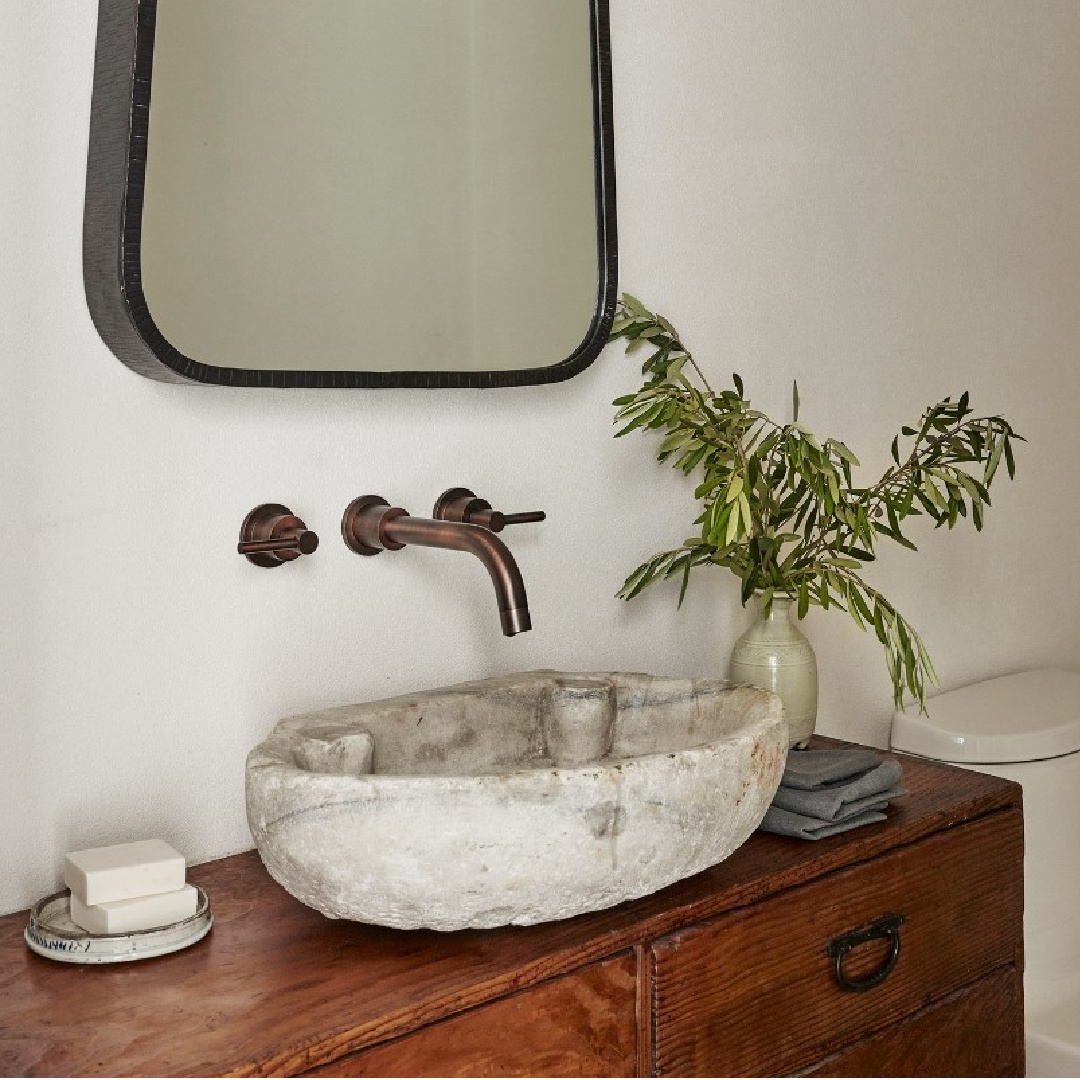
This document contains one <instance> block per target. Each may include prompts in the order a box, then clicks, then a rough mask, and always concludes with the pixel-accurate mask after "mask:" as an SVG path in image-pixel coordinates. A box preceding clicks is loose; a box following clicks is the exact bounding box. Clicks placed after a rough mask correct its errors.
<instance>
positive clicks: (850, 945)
mask: <svg viewBox="0 0 1080 1080" xmlns="http://www.w3.org/2000/svg"><path fill="white" fill-rule="evenodd" d="M903 921H904V916H903V915H883V916H882V917H881V918H880V919H878V920H877V921H876V922H872V923H871V924H870V925H869V926H864V927H862V928H861V929H858V930H851V931H849V932H848V933H846V934H841V935H840V936H839V937H838V938H833V940H832V941H830V942H829V948H828V953H829V956H831V957H832V958H833V960H834V966H833V974H834V975H835V976H836V981H837V983H838V984H839V986H840V989H841V990H849V991H851V992H852V993H853V994H861V993H863V992H864V991H866V990H873V989H874V987H875V986H880V985H881V984H882V983H883V982H884V981H885V980H886V979H887V978H888V977H889V975H890V974H891V972H892V969H893V968H894V967H896V961H897V960H899V959H900V924H901V923H903ZM876 938H888V940H889V941H890V942H891V943H892V947H891V948H890V949H889V955H888V956H887V957H886V959H885V963H884V964H882V965H881V967H880V968H878V970H877V971H875V972H874V973H873V974H872V975H867V976H866V977H865V978H862V979H849V978H848V977H847V975H846V974H844V958H845V957H846V956H847V954H848V953H849V952H851V950H852V949H854V948H857V947H858V946H859V945H865V944H866V942H868V941H874V940H875V939H876Z"/></svg>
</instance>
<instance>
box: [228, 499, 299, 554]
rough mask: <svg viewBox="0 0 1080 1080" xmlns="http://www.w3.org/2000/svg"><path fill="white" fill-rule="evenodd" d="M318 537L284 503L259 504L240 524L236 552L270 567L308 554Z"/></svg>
mask: <svg viewBox="0 0 1080 1080" xmlns="http://www.w3.org/2000/svg"><path fill="white" fill-rule="evenodd" d="M318 546H319V538H318V536H316V534H315V533H313V532H312V531H311V530H310V529H309V528H308V527H307V525H305V524H304V522H303V521H302V520H301V519H300V518H298V517H297V516H296V515H295V514H294V513H293V512H292V511H291V510H290V509H289V508H288V507H287V506H282V505H281V503H261V504H260V505H259V506H256V507H255V509H254V510H252V511H251V512H250V513H249V514H248V516H247V517H246V518H244V523H243V525H241V526H240V542H239V543H238V544H237V545H236V550H237V552H238V553H239V554H241V555H243V556H245V557H246V558H247V560H248V562H252V563H254V564H255V565H256V566H262V567H265V568H267V569H270V568H272V567H274V566H281V564H282V563H287V562H292V561H293V560H294V559H299V558H300V556H301V555H310V554H312V552H314V551H315V549H316V548H317V547H318Z"/></svg>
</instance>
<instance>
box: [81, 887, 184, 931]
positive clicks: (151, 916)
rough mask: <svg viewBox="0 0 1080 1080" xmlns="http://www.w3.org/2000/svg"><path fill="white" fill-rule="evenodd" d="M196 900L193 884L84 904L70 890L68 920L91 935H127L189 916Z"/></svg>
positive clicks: (166, 924)
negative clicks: (134, 897) (169, 890)
mask: <svg viewBox="0 0 1080 1080" xmlns="http://www.w3.org/2000/svg"><path fill="white" fill-rule="evenodd" d="M198 901H199V894H198V891H197V890H196V888H195V886H194V885H185V886H184V887H183V888H182V889H178V890H176V892H167V893H157V895H155V896H140V897H138V898H137V899H135V900H114V901H112V903H110V904H84V903H83V902H82V901H81V900H80V899H79V898H78V897H77V896H76V895H75V894H74V893H72V894H71V921H72V922H73V923H75V924H76V926H81V927H82V928H83V929H84V930H89V931H90V933H91V934H130V933H132V932H133V931H135V930H153V929H154V928H155V927H158V926H168V924H169V923H174V922H179V921H180V920H181V919H190V918H191V916H192V915H194V914H195V909H196V907H197V906H198Z"/></svg>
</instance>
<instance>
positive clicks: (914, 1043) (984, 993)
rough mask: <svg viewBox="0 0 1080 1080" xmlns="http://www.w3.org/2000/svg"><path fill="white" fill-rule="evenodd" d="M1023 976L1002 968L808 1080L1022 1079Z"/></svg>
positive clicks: (854, 1049) (832, 1060)
mask: <svg viewBox="0 0 1080 1080" xmlns="http://www.w3.org/2000/svg"><path fill="white" fill-rule="evenodd" d="M1022 978H1023V976H1022V975H1021V974H1020V972H1019V971H1018V970H1017V969H1016V968H1014V967H1011V966H1010V967H1007V968H1002V969H1001V970H1000V971H998V972H997V973H996V974H994V975H989V976H987V977H986V978H985V979H982V980H980V981H979V982H977V983H976V984H975V985H974V986H969V987H968V988H967V989H965V990H961V991H959V992H958V993H956V994H950V995H949V997H947V998H944V999H943V1000H942V1001H939V1002H936V1003H935V1004H933V1005H931V1006H930V1007H929V1008H926V1009H923V1010H922V1012H919V1013H916V1014H915V1015H914V1016H912V1017H910V1018H909V1019H908V1020H905V1021H903V1022H902V1023H899V1024H896V1025H894V1026H893V1027H891V1028H887V1029H886V1030H885V1031H883V1032H882V1033H881V1034H880V1035H875V1036H873V1037H872V1038H869V1039H866V1040H864V1041H863V1042H861V1043H858V1044H857V1045H855V1046H853V1047H849V1048H848V1049H847V1050H841V1051H840V1053H839V1054H836V1055H834V1056H833V1057H830V1058H828V1059H826V1060H825V1061H823V1062H822V1063H821V1064H820V1065H818V1066H817V1067H815V1068H813V1069H811V1070H810V1071H809V1072H807V1073H804V1074H803V1075H804V1076H1023V1075H1024V1004H1023V994H1022V993H1021V979H1022Z"/></svg>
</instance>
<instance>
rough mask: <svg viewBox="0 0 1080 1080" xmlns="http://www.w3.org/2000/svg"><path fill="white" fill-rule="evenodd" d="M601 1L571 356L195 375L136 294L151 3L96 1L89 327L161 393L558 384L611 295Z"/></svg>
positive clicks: (592, 348) (601, 340) (568, 374)
mask: <svg viewBox="0 0 1080 1080" xmlns="http://www.w3.org/2000/svg"><path fill="white" fill-rule="evenodd" d="M608 3H609V0H590V14H591V22H592V29H593V42H592V46H593V49H592V52H593V117H594V131H595V132H596V137H595V149H596V158H595V176H596V181H595V183H596V203H597V248H598V251H597V253H598V267H599V288H598V297H597V308H596V312H595V314H594V316H593V319H592V323H591V325H590V327H589V331H588V333H587V334H586V337H585V339H584V341H583V342H582V344H581V345H580V346H579V347H578V349H577V350H576V351H575V352H574V353H573V355H571V356H570V357H568V358H567V359H566V360H563V361H562V362H560V363H556V364H552V365H550V366H547V367H541V368H524V369H519V370H507V371H445V372H443V371H277V370H254V369H243V368H226V367H216V366H211V365H208V364H201V363H199V362H198V361H196V360H193V359H191V358H190V357H187V356H185V355H184V354H183V353H181V352H179V351H178V350H177V349H175V348H174V347H173V346H172V345H171V344H170V343H169V342H168V341H167V340H166V338H165V337H164V335H163V334H161V332H160V331H159V330H158V328H157V327H156V326H155V324H154V320H153V318H152V317H151V315H150V311H149V308H148V306H147V304H146V300H145V297H144V296H143V292H142V287H141V275H140V260H139V242H140V221H141V211H142V190H143V181H144V178H145V167H146V145H147V136H148V128H149V107H150V87H151V74H152V67H153V46H154V22H155V16H156V6H157V0H99V5H98V32H97V44H96V50H95V59H94V87H93V99H92V103H91V118H90V142H89V149H88V153H87V171H86V200H85V206H84V215H83V283H84V288H85V292H86V300H87V306H88V307H89V309H90V316H91V319H92V320H93V323H94V326H95V327H96V328H97V331H98V333H99V334H100V335H101V338H102V340H103V341H104V342H105V344H106V345H107V346H108V347H109V349H110V350H111V351H112V352H113V353H114V354H115V355H116V356H117V357H118V358H119V359H120V360H121V361H122V362H123V363H124V364H125V365H126V366H127V367H129V368H131V369H132V370H133V371H136V372H138V373H139V374H140V375H144V376H146V377H147V378H151V379H156V380H158V381H161V382H173V383H187V384H202V385H218V386H263V387H283V388H284V387H298V388H312V389H318V388H358V387H359V388H371V389H383V388H386V389H390V388H415V389H433V388H447V389H450V388H494V387H514V386H532V385H540V384H544V383H553V382H561V381H563V380H565V379H570V378H572V377H573V376H575V375H577V374H579V373H580V372H582V371H583V370H584V369H585V368H586V367H588V366H589V365H590V364H591V363H592V362H593V361H594V360H595V359H596V357H597V356H598V355H599V354H600V352H601V351H602V349H603V348H604V345H605V344H606V342H607V336H608V333H609V331H610V329H611V323H612V320H613V318H614V313H615V302H616V293H617V288H618V243H617V232H616V205H615V163H614V152H615V151H614V143H615V140H614V130H613V127H614V124H613V119H614V118H613V107H612V92H611V35H610V20H609V10H608Z"/></svg>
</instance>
